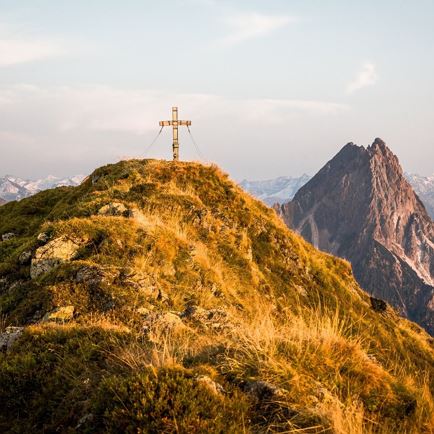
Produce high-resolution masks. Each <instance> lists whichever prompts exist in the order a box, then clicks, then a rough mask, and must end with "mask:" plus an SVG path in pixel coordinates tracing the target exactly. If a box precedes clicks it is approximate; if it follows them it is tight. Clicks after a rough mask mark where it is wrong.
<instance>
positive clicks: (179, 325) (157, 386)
mask: <svg viewBox="0 0 434 434" xmlns="http://www.w3.org/2000/svg"><path fill="white" fill-rule="evenodd" d="M106 205H109V208H110V209H111V211H108V212H107V207H106ZM104 207H106V208H104ZM104 210H105V211H104ZM7 232H13V233H15V234H16V237H15V238H13V239H11V240H9V241H5V242H3V243H0V312H1V315H2V316H3V318H4V319H3V327H5V326H6V325H9V324H12V325H26V328H25V331H24V333H23V335H22V337H21V338H20V340H19V341H18V342H17V344H15V345H14V347H13V348H12V349H11V350H10V351H8V352H5V353H4V354H0V384H1V385H2V386H3V387H1V388H0V401H1V402H2V403H5V405H4V406H3V409H2V410H0V429H3V430H6V431H11V432H26V431H29V430H31V429H33V430H35V429H36V430H37V431H43V430H45V431H46V432H51V431H55V430H57V431H59V430H61V431H65V432H68V430H69V431H71V432H76V431H79V432H80V431H82V432H222V433H223V432H291V431H292V432H337V433H362V432H385V433H386V432H388V433H389V432H399V433H405V432H408V433H412V432H415V433H416V432H430V430H431V429H434V420H433V408H434V404H433V398H432V393H431V391H432V390H434V383H433V381H434V380H433V370H434V350H433V343H432V340H431V338H430V337H429V336H428V335H427V334H426V333H425V332H423V331H422V330H421V329H420V328H419V327H418V326H416V325H414V324H412V323H410V322H408V321H406V320H404V319H401V318H399V317H398V316H397V315H396V314H395V313H394V312H393V311H392V310H391V309H390V308H388V310H387V311H386V312H383V313H379V312H376V311H374V310H373V309H372V308H371V303H370V299H369V297H368V295H367V294H365V293H364V292H363V291H362V290H361V289H360V288H359V287H358V286H357V284H356V282H355V281H354V279H353V276H352V273H351V269H350V266H349V264H348V263H347V262H345V261H343V260H341V259H338V258H335V257H332V256H330V255H326V254H324V253H321V252H319V251H317V250H315V249H314V248H313V247H312V246H311V245H309V244H307V243H306V242H304V241H303V240H302V239H301V238H300V237H299V236H297V235H295V234H293V233H292V232H290V231H289V230H288V229H287V228H286V227H285V226H284V224H283V223H282V222H281V221H280V220H279V219H278V218H277V217H276V216H275V214H274V211H273V210H271V209H269V208H267V207H265V206H264V205H262V204H261V203H260V202H258V201H256V200H254V199H253V198H251V197H250V196H248V195H247V194H245V193H243V192H242V191H241V190H240V189H239V188H238V187H237V186H236V185H235V184H234V183H233V182H231V181H230V180H229V179H228V177H227V176H226V175H225V174H223V173H221V172H220V170H219V169H218V168H216V167H214V166H203V165H200V164H195V163H181V162H179V163H173V162H162V161H154V160H145V161H135V160H134V161H127V162H121V163H118V164H116V165H110V166H106V167H102V168H100V169H98V170H96V171H95V172H94V173H93V174H92V175H91V176H90V177H89V178H88V179H87V180H86V181H85V182H84V183H83V184H82V185H81V186H79V187H76V188H61V189H55V190H50V191H46V192H43V193H40V194H38V195H36V196H34V197H32V198H29V199H25V200H23V201H21V202H18V203H10V204H7V205H5V206H2V207H1V208H0V234H4V233H7ZM40 233H43V234H46V237H47V238H49V239H50V240H58V239H65V240H73V241H74V242H75V243H77V244H78V246H79V247H78V249H77V252H76V253H75V254H74V257H73V258H71V259H70V260H67V261H63V262H61V263H59V264H58V265H57V266H55V267H53V268H52V269H50V270H49V271H48V272H45V273H42V274H40V275H38V276H37V277H35V278H33V279H31V278H30V267H31V266H30V264H29V263H28V262H26V261H23V260H22V259H21V258H22V255H23V253H26V252H31V253H32V256H33V258H35V257H36V256H37V252H38V251H40V250H38V249H41V244H42V243H41V241H40V240H38V235H39V234H40ZM69 305H73V306H74V308H75V316H74V319H73V320H72V321H69V322H68V323H65V324H59V323H52V322H46V321H44V320H43V317H44V315H45V314H46V313H47V312H50V311H52V310H53V309H55V308H58V307H63V306H69ZM190 311H191V312H190ZM189 312H190V313H189ZM215 384H217V385H220V386H221V387H222V390H220V386H219V387H218V388H217V389H216V386H215ZM264 384H265V386H264ZM223 390H224V391H223ZM296 430H303V431H296Z"/></svg>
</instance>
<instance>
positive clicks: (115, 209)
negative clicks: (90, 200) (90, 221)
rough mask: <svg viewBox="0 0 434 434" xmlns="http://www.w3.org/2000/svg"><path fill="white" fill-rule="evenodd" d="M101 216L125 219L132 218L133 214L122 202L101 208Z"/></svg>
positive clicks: (99, 212)
mask: <svg viewBox="0 0 434 434" xmlns="http://www.w3.org/2000/svg"><path fill="white" fill-rule="evenodd" d="M98 214H99V215H103V216H114V217H115V216H123V217H130V216H131V212H130V210H129V209H128V208H127V207H126V206H125V205H124V204H123V203H120V202H112V203H109V204H107V205H104V206H103V207H101V208H100V209H99V211H98Z"/></svg>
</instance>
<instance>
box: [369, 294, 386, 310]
mask: <svg viewBox="0 0 434 434" xmlns="http://www.w3.org/2000/svg"><path fill="white" fill-rule="evenodd" d="M370 300H371V307H372V309H373V310H374V311H375V312H378V313H381V312H386V310H387V303H386V302H385V301H384V300H381V299H379V298H375V297H370Z"/></svg>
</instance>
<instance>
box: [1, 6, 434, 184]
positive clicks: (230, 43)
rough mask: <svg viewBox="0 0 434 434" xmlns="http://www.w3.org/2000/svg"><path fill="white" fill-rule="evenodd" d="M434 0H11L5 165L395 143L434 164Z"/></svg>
mask: <svg viewBox="0 0 434 434" xmlns="http://www.w3.org/2000/svg"><path fill="white" fill-rule="evenodd" d="M433 20H434V2H433V1H432V0H414V1H411V2H410V1H408V0H405V1H404V0H380V1H379V0H376V1H374V0H364V1H361V0H360V1H356V0H351V1H348V0H267V1H265V0H262V1H259V0H249V1H247V0H246V1H244V0H238V1H236V0H232V1H229V0H171V1H169V0H159V1H155V0H153V1H150V0H141V1H139V0H123V1H119V0H118V1H114V0H85V1H84V0H74V1H73V2H72V1H71V2H66V1H58V0H19V1H17V0H15V1H12V0H9V1H6V0H0V175H2V174H14V175H17V176H21V177H24V178H38V177H43V176H46V175H48V174H52V175H56V176H62V177H63V176H69V175H74V174H87V173H89V172H91V171H92V170H93V169H94V168H96V167H98V166H100V165H103V164H107V163H111V162H115V161H118V160H120V159H122V158H132V157H137V158H145V157H146V158H164V159H170V158H171V131H170V130H169V129H168V128H165V129H163V131H162V133H161V135H160V137H159V138H158V140H157V141H156V143H155V144H154V145H153V146H152V147H151V148H150V149H149V145H150V144H151V143H152V141H153V139H154V137H155V136H156V135H157V133H158V131H159V126H158V122H159V121H160V120H166V119H170V117H171V107H172V106H178V107H179V115H180V118H181V119H185V120H191V121H192V127H191V133H192V135H193V137H194V139H195V141H196V143H197V145H198V148H199V151H197V149H196V147H195V146H194V143H193V142H192V140H191V137H190V135H189V133H188V131H187V130H186V129H185V128H181V130H180V154H181V159H183V160H199V161H204V162H214V163H216V164H218V165H219V166H221V167H222V168H223V170H225V171H226V172H228V173H229V174H230V175H231V176H232V177H233V178H234V179H236V180H241V179H244V178H247V179H267V178H273V177H277V176H282V175H286V176H299V175H301V174H303V173H308V174H314V173H315V172H316V171H317V170H319V169H320V168H321V167H322V166H323V165H324V164H325V163H326V162H327V161H328V160H330V159H331V158H332V157H333V156H334V155H335V154H336V153H337V152H338V151H339V150H340V148H341V147H342V146H344V145H345V144H346V143H348V142H354V143H357V144H359V145H364V146H367V145H369V144H371V143H372V142H373V140H374V139H375V137H380V138H382V139H383V140H384V141H386V143H387V144H388V145H389V146H390V148H391V149H392V151H393V152H395V154H397V155H398V157H399V159H400V162H401V164H402V165H403V167H404V169H405V170H406V171H408V172H413V173H418V174H420V175H429V174H433V173H434V107H433V102H434V78H433V77H434V26H433V25H432V23H433Z"/></svg>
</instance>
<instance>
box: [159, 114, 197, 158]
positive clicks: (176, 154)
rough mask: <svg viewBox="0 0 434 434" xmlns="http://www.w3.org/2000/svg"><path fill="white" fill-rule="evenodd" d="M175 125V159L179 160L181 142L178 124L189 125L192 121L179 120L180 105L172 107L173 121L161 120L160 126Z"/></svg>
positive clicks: (173, 146) (173, 147)
mask: <svg viewBox="0 0 434 434" xmlns="http://www.w3.org/2000/svg"><path fill="white" fill-rule="evenodd" d="M170 125H171V126H172V127H173V145H172V149H173V161H178V160H179V142H178V126H179V125H185V126H186V127H189V126H190V125H191V121H179V120H178V107H172V120H171V121H160V127H167V126H170Z"/></svg>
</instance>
